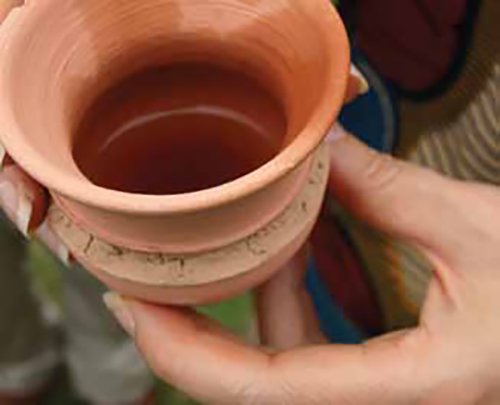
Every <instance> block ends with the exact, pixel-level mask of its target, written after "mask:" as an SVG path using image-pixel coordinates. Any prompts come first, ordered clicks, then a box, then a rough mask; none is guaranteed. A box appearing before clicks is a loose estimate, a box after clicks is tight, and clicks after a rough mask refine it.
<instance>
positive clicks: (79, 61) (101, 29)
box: [0, 0, 349, 199]
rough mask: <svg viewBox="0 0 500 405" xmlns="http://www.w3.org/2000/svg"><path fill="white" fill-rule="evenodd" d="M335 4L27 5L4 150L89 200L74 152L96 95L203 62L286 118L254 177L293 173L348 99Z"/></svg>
mask: <svg viewBox="0 0 500 405" xmlns="http://www.w3.org/2000/svg"><path fill="white" fill-rule="evenodd" d="M330 7H331V6H330V5H329V2H328V1H326V0H304V1H298V0H273V1H269V0H261V1H256V0H218V1H208V0H148V1H144V0H126V1H116V0H108V1H105V0H85V1H82V0H66V1H63V2H61V1H59V0H38V1H34V2H30V3H28V5H26V6H25V7H24V8H22V9H19V10H18V11H17V13H15V14H16V15H15V16H14V18H12V21H9V24H7V25H8V29H6V30H5V31H6V32H5V33H4V35H3V36H2V38H1V40H0V56H1V57H3V59H4V60H5V61H6V63H5V64H4V68H3V72H2V74H1V75H0V95H1V96H3V98H4V102H3V106H0V120H1V121H3V122H4V123H5V124H6V128H7V130H6V132H8V134H5V143H6V146H7V148H8V149H9V152H10V151H11V149H12V154H13V155H14V157H15V158H16V160H21V163H22V162H23V161H24V163H25V164H26V166H27V167H26V168H27V169H28V170H29V171H30V172H31V174H32V175H34V176H35V177H37V178H38V179H39V180H40V181H42V183H44V184H45V185H47V186H49V187H51V186H53V187H54V188H56V189H60V191H61V192H63V194H66V195H71V196H73V197H75V198H76V199H82V198H84V196H85V195H86V194H88V193H90V192H92V190H94V191H95V190H96V186H95V185H93V184H92V182H91V181H90V180H89V179H88V178H87V177H86V176H85V175H84V173H82V170H81V167H79V165H78V164H77V163H78V162H75V158H74V153H73V150H74V147H75V142H76V141H77V140H76V134H77V133H78V128H79V126H80V125H81V123H82V121H83V120H84V118H85V114H86V113H88V111H89V110H90V109H91V108H92V107H93V106H95V105H96V102H97V100H99V97H101V96H102V95H103V94H105V93H106V92H107V91H109V90H110V89H112V88H114V87H116V86H117V85H118V84H119V83H122V82H123V81H126V80H127V79H128V78H130V77H132V76H133V75H135V74H137V73H138V72H142V71H145V70H147V69H155V68H164V67H168V66H172V65H174V64H186V63H188V64H189V63H191V64H193V63H197V64H199V65H200V66H201V65H203V64H205V65H206V66H209V67H211V68H214V67H217V68H219V69H225V70H227V71H230V72H236V73H238V74H241V75H244V76H245V77H249V78H251V79H252V80H254V81H255V82H256V83H258V85H259V86H260V87H261V88H262V89H264V90H265V91H266V92H267V93H268V94H269V95H270V97H272V98H273V100H275V101H276V105H279V108H280V109H281V111H282V113H283V117H284V118H283V120H284V121H283V122H284V126H283V130H282V134H280V135H279V137H280V138H279V142H280V146H279V151H277V153H276V154H275V155H273V156H272V158H270V159H268V160H267V161H266V162H264V164H262V167H260V169H259V170H257V172H259V171H260V172H261V173H260V174H261V175H264V176H265V171H266V170H268V171H269V170H272V169H276V168H277V167H281V168H282V169H283V170H289V169H290V168H291V166H293V165H294V164H296V161H297V160H298V159H304V158H305V157H306V155H307V154H308V153H310V152H311V151H312V150H313V149H314V147H315V146H316V145H317V144H318V143H319V142H320V141H321V139H322V137H323V136H324V134H325V132H326V130H327V128H328V126H329V125H330V124H331V123H332V121H333V120H334V118H335V116H336V113H337V112H338V109H339V108H340V105H341V101H342V99H343V92H344V90H345V83H346V77H347V69H348V58H349V56H348V50H347V46H346V43H347V42H346V38H345V34H344V32H343V28H342V25H341V23H340V20H339V19H338V17H337V16H336V14H335V13H334V11H333V10H329V8H330ZM7 54H8V55H7ZM228 80H230V79H229V78H228ZM166 93H168V92H166ZM215 93H217V92H215ZM215 93H214V94H215ZM227 93H228V94H231V92H230V91H229V92H227ZM165 97H169V94H165ZM230 98H231V96H230V95H229V96H228V99H230ZM235 98H238V97H235ZM241 99H242V100H245V99H246V98H245V97H242V98H241ZM228 102H231V103H233V107H234V109H235V110H237V111H239V112H241V113H244V114H246V115H247V116H250V117H251V118H253V119H255V120H256V121H257V122H258V121H259V119H260V118H259V117H262V115H263V114H262V111H263V110H262V109H263V108H264V107H263V106H262V105H260V106H259V105H258V103H256V105H254V106H253V107H250V108H248V105H247V104H246V103H245V101H242V102H238V101H235V100H232V101H228ZM259 108H260V109H259ZM14 137H15V138H16V139H15V140H14ZM294 148H295V149H294ZM288 149H294V152H287V151H288ZM285 152H287V153H289V155H290V156H293V157H294V158H293V159H291V160H290V159H288V160H286V159H285V158H284V157H283V156H282V155H284V154H286V153H285ZM290 156H289V158H290ZM280 159H281V160H280ZM294 159H295V160H296V161H295V162H294ZM42 166H43V167H42ZM285 166H286V167H285ZM43 169H49V170H48V172H50V173H52V175H53V176H52V178H49V177H50V176H49V175H47V176H45V175H44V170H43ZM56 175H57V176H56ZM254 175H255V174H254ZM56 177H57V179H56ZM68 181H71V182H73V183H74V185H73V186H72V188H71V187H69V186H68V187H66V186H65V185H64V184H63V183H65V182H66V183H67V182H68ZM51 182H52V184H51ZM75 184H77V185H78V191H76V189H77V187H76V186H75ZM100 188H101V189H102V187H100ZM63 189H64V190H63ZM104 191H106V192H112V190H100V192H104ZM75 193H76V194H78V195H79V196H80V198H78V196H76V195H75ZM72 194H73V195H72ZM109 195H110V194H109ZM103 198H104V194H103Z"/></svg>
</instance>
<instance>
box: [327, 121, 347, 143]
mask: <svg viewBox="0 0 500 405" xmlns="http://www.w3.org/2000/svg"><path fill="white" fill-rule="evenodd" d="M345 136H346V132H345V130H344V128H342V126H341V125H340V124H338V123H337V124H335V125H334V126H333V127H332V129H330V132H328V135H327V136H326V141H327V142H328V143H334V142H337V141H339V140H340V139H342V138H344V137H345Z"/></svg>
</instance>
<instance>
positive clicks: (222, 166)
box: [73, 62, 287, 195]
mask: <svg viewBox="0 0 500 405" xmlns="http://www.w3.org/2000/svg"><path fill="white" fill-rule="evenodd" d="M286 129H287V122H286V117H285V113H284V111H283V109H282V107H281V105H280V103H279V102H278V101H277V100H276V99H275V98H274V97H273V95H272V94H269V92H268V91H267V90H266V89H265V88H264V86H263V85H261V84H260V83H258V82H257V81H256V80H254V79H253V78H252V77H250V76H247V75H245V74H243V73H240V72H238V71H235V70H230V69H227V68H224V67H219V66H215V65H210V64H206V63H194V62H193V63H186V62H185V63H176V64H172V65H167V66H163V67H154V68H149V69H147V70H143V71H140V72H137V73H135V74H134V75H132V76H129V77H127V78H125V79H124V80H122V81H120V82H119V83H117V84H115V85H113V86H111V87H110V88H109V89H108V90H107V91H106V92H105V93H104V94H102V95H101V96H100V97H99V98H98V99H97V100H96V101H95V102H94V103H93V104H92V105H91V107H90V108H89V109H88V111H87V112H86V113H85V115H84V116H83V119H82V120H81V122H80V124H79V125H78V126H77V129H76V132H75V137H74V147H73V157H74V159H75V162H76V163H77V165H78V167H79V169H80V170H81V172H82V173H83V174H84V175H85V176H86V177H87V178H88V179H89V180H90V181H91V182H93V183H94V184H96V185H98V186H101V187H104V188H108V189H113V190H118V191H123V192H128V193H136V194H150V195H168V194H182V193H188V192H193V191H199V190H203V189H208V188H211V187H215V186H219V185H221V184H224V183H227V182H230V181H232V180H235V179H237V178H239V177H241V176H244V175H245V174H248V173H250V172H252V171H254V170H255V169H257V168H259V167H260V166H262V165H264V164H265V163H267V162H268V161H270V160H271V159H272V158H273V157H274V156H276V155H277V154H278V153H279V151H280V150H281V147H282V145H283V142H284V138H285V135H286Z"/></svg>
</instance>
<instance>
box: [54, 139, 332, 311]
mask: <svg viewBox="0 0 500 405" xmlns="http://www.w3.org/2000/svg"><path fill="white" fill-rule="evenodd" d="M327 177H328V151H327V147H326V146H323V147H321V148H320V149H319V150H318V152H316V154H315V158H314V163H313V166H312V169H311V171H310V173H309V176H308V179H307V182H306V183H305V185H304V187H303V189H302V190H301V192H300V193H299V195H298V196H297V197H296V198H295V199H294V201H293V202H292V203H291V204H290V205H289V206H288V207H287V208H286V210H285V211H284V212H283V213H282V214H281V215H280V216H279V217H277V218H276V219H275V220H274V221H272V222H270V223H269V224H267V225H266V226H264V227H263V228H261V229H260V230H258V231H257V232H255V233H253V234H252V235H250V236H248V237H246V238H244V239H242V240H239V241H237V242H235V243H232V244H230V245H229V246H226V247H224V248H220V249H216V250H213V251H208V252H205V253H201V254H196V255H169V254H150V253H141V252H136V251H132V250H129V249H125V248H120V247H117V246H114V245H111V244H109V243H107V242H104V241H103V240H100V239H98V238H96V237H94V236H91V235H89V233H88V232H86V231H84V230H82V229H81V228H79V227H78V226H76V225H75V224H74V223H73V222H72V221H71V220H70V219H69V218H68V217H67V216H66V215H65V214H64V213H63V212H62V211H61V210H60V209H59V208H58V207H57V206H56V205H53V206H52V208H51V209H50V213H49V218H50V225H51V227H52V228H53V229H54V231H55V232H56V233H57V234H58V235H59V236H60V237H61V238H62V239H63V240H65V241H66V242H67V244H68V246H69V248H70V250H71V252H72V253H73V254H74V256H75V257H76V258H77V259H78V260H80V261H81V262H82V263H83V264H84V265H85V266H86V267H87V268H88V269H89V270H91V271H92V272H93V273H94V274H95V275H96V276H97V277H98V278H100V279H101V280H102V281H103V282H104V283H106V284H107V285H108V286H109V287H110V288H113V289H115V290H117V291H120V292H122V293H125V294H128V295H131V296H136V297H140V298H142V299H146V300H149V301H154V302H159V303H169V304H200V303H207V302H213V301H219V300H221V299H224V298H227V297H229V296H232V295H236V294H239V293H242V292H244V291H245V290H247V289H248V288H251V287H253V286H255V285H258V284H260V283H261V282H263V281H265V280H266V279H268V278H269V277H270V276H271V275H272V274H273V273H274V272H275V271H276V270H278V269H279V268H280V267H281V266H282V265H283V264H284V263H286V261H287V260H289V259H290V258H291V257H292V256H293V255H294V254H295V253H296V252H297V250H298V249H299V248H300V247H301V246H302V244H303V243H304V241H305V240H306V239H307V237H308V235H309V233H310V231H311V229H312V226H313V224H314V222H315V221H316V218H317V215H318V212H319V209H320V206H321V203H322V200H323V195H324V190H325V186H326V182H327Z"/></svg>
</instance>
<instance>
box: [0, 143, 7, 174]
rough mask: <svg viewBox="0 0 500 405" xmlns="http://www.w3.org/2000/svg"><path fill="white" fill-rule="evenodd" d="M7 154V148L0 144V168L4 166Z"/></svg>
mask: <svg viewBox="0 0 500 405" xmlns="http://www.w3.org/2000/svg"><path fill="white" fill-rule="evenodd" d="M6 155H7V152H6V151H5V148H4V147H3V146H2V145H1V144H0V170H1V169H2V168H3V164H4V160H5V156H6Z"/></svg>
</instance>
